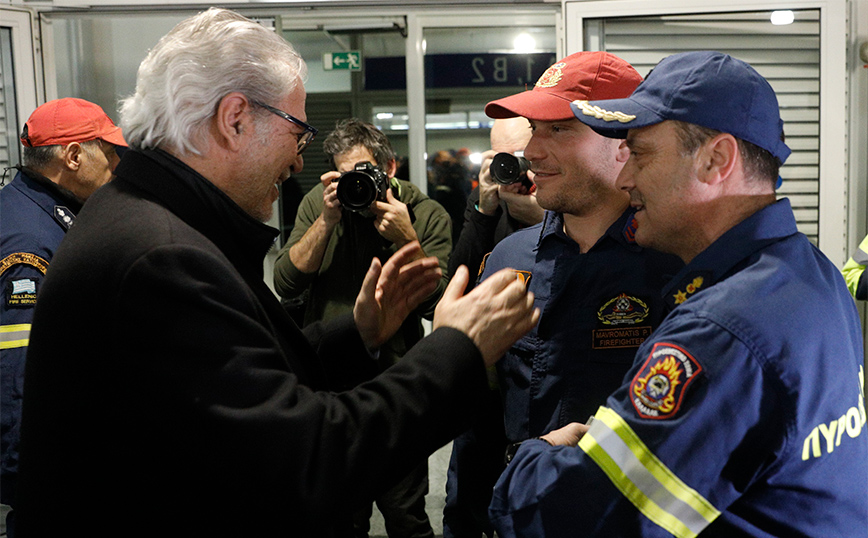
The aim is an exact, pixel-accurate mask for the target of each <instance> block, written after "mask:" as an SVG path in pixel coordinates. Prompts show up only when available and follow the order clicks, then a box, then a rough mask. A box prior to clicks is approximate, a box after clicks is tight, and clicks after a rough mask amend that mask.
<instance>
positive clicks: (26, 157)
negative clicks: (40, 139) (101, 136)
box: [21, 139, 100, 173]
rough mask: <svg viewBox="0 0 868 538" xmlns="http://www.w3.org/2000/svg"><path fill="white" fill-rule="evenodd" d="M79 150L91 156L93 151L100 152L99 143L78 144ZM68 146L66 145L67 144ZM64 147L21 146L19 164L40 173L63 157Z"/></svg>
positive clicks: (90, 141)
mask: <svg viewBox="0 0 868 538" xmlns="http://www.w3.org/2000/svg"><path fill="white" fill-rule="evenodd" d="M79 144H80V145H81V148H82V149H83V150H84V151H86V152H88V153H89V154H91V155H93V154H94V151H99V150H100V141H99V140H98V139H97V140H88V141H87V142H80V143H79ZM67 145H68V144H67ZM65 147H66V146H36V147H28V146H23V149H24V151H23V152H22V154H21V164H22V165H23V166H24V167H25V168H30V169H31V170H35V171H36V172H39V173H42V172H43V171H44V170H45V169H47V168H48V167H49V166H51V165H52V164H53V163H54V161H55V160H56V159H60V158H61V157H63V148H65Z"/></svg>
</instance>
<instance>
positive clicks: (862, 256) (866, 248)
mask: <svg viewBox="0 0 868 538" xmlns="http://www.w3.org/2000/svg"><path fill="white" fill-rule="evenodd" d="M852 258H853V261H854V262H856V263H858V264H859V265H868V235H866V236H865V239H863V240H862V243H861V244H860V245H859V248H857V249H856V252H854V253H853V256H852Z"/></svg>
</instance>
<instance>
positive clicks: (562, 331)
mask: <svg viewBox="0 0 868 538" xmlns="http://www.w3.org/2000/svg"><path fill="white" fill-rule="evenodd" d="M641 81H642V77H641V76H640V75H639V74H638V73H637V72H636V70H635V69H633V67H632V66H631V65H630V64H628V63H627V62H625V61H624V60H622V59H621V58H618V57H617V56H614V55H612V54H609V53H606V52H580V53H576V54H572V55H570V56H567V57H566V58H564V59H562V60H560V61H559V62H557V63H555V64H554V65H552V66H551V67H549V68H548V70H546V71H545V73H543V75H542V76H541V77H540V79H539V80H538V81H537V83H536V85H535V86H534V88H533V89H532V90H529V91H525V92H522V93H519V94H516V95H512V96H509V97H506V98H503V99H499V100H497V101H493V102H491V103H489V104H488V105H487V106H486V107H485V113H486V114H487V115H488V116H490V117H492V118H510V117H515V116H523V117H525V118H527V119H528V120H529V121H530V128H531V130H532V132H533V135H532V136H531V139H530V141H529V142H528V144H527V146H526V147H525V150H524V156H525V158H527V159H528V160H529V161H530V163H531V170H532V171H533V173H534V178H533V181H534V183H535V184H536V196H537V201H538V202H539V205H540V206H541V207H542V208H543V209H545V210H546V213H545V216H544V218H543V221H542V222H541V223H540V224H538V225H536V226H532V227H529V228H525V229H523V230H519V231H517V232H515V233H514V234H512V235H510V236H509V237H507V238H506V239H504V240H503V241H502V242H500V243H499V244H498V245H497V246H496V247H495V249H494V251H493V252H492V253H491V254H490V255H489V256H488V259H487V260H486V262H485V264H484V269H483V273H482V279H483V280H484V279H486V278H487V277H489V276H490V275H492V274H494V273H495V272H496V271H497V270H499V269H502V268H504V267H512V268H514V269H515V270H516V271H517V272H518V274H519V275H521V276H522V277H523V278H524V279H525V280H526V281H527V282H528V289H529V290H530V291H532V292H533V294H534V297H535V302H536V305H535V306H537V307H538V308H539V309H540V311H541V312H542V316H541V317H540V322H539V324H538V325H537V326H536V327H535V328H534V329H533V330H532V331H531V332H530V333H528V335H526V336H525V337H524V338H522V339H521V340H519V341H518V342H517V343H516V344H515V345H514V346H513V347H512V349H511V350H510V351H509V352H507V354H506V356H505V357H504V358H503V360H501V361H500V363H499V364H498V365H497V373H498V376H497V377H498V381H499V384H500V389H501V391H502V394H503V398H504V424H505V427H506V436H507V439H508V442H509V443H510V445H509V447H506V448H507V459H509V458H510V456H511V454H512V453H514V451H515V450H516V449H517V447H518V445H519V444H520V443H522V442H523V441H525V440H527V439H532V438H535V437H537V436H540V435H542V434H544V433H547V432H549V431H550V430H553V429H555V428H558V427H560V426H563V425H565V424H567V423H569V422H573V421H576V420H578V421H584V420H586V419H587V417H588V416H589V415H591V414H593V412H594V411H595V410H596V409H597V407H599V405H600V403H601V402H604V401H605V398H606V396H608V394H609V393H610V392H611V391H612V390H614V388H615V387H617V386H619V385H620V384H621V381H622V379H623V377H624V375H625V374H626V372H627V370H628V368H629V367H630V364H631V362H632V359H633V355H634V354H635V352H636V349H637V348H638V346H639V345H640V344H641V343H642V341H643V340H644V339H645V338H647V337H648V336H649V335H650V334H651V331H653V330H654V329H655V328H656V327H657V325H658V324H659V323H660V321H661V320H662V319H663V317H664V316H665V308H664V304H663V300H662V298H661V297H660V289H661V288H662V287H663V286H664V285H665V283H666V282H667V280H668V278H669V277H671V276H672V275H674V274H675V273H676V272H677V271H678V270H679V269H680V267H681V262H680V261H679V260H677V259H676V258H675V257H674V256H670V255H665V254H661V253H658V252H655V251H651V250H648V249H643V248H641V247H639V246H638V245H637V244H636V243H635V241H634V240H633V236H634V234H635V231H636V221H635V219H634V218H633V213H634V211H633V210H632V209H631V208H630V198H629V196H628V195H627V194H626V193H625V192H623V191H620V190H619V189H618V188H617V187H616V186H615V180H616V179H617V177H618V173H619V172H620V170H621V168H622V167H623V166H624V163H625V162H626V161H627V158H628V156H629V151H628V150H627V148H626V147H625V146H623V145H622V144H621V143H620V141H617V140H612V139H608V138H605V137H603V136H601V135H599V134H597V133H596V132H594V131H593V130H592V129H591V128H590V127H587V126H586V125H584V124H582V123H581V122H580V121H579V120H577V119H576V117H575V116H574V115H573V112H572V110H571V109H570V103H571V102H572V101H575V100H577V99H594V98H596V99H600V98H603V99H608V98H614V97H616V96H624V97H626V96H628V95H630V93H632V91H633V90H634V89H635V88H636V87H637V86H638V85H639V83H640V82H641ZM604 96H605V97H604ZM458 481H459V488H460V487H461V486H460V483H461V479H460V477H459V479H458Z"/></svg>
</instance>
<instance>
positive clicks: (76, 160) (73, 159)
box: [62, 142, 84, 172]
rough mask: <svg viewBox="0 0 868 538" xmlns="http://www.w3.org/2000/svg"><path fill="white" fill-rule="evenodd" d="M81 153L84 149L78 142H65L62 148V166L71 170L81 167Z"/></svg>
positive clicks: (75, 170)
mask: <svg viewBox="0 0 868 538" xmlns="http://www.w3.org/2000/svg"><path fill="white" fill-rule="evenodd" d="M82 153H84V149H83V148H82V147H81V144H79V143H78V142H70V143H69V144H67V145H66V147H65V148H63V157H62V158H63V166H64V167H65V168H68V169H69V170H72V171H73V172H77V171H78V169H79V168H81V154H82Z"/></svg>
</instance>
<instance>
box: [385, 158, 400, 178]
mask: <svg viewBox="0 0 868 538" xmlns="http://www.w3.org/2000/svg"><path fill="white" fill-rule="evenodd" d="M397 171H398V162H397V161H396V160H395V159H392V160H390V161H389V164H387V165H386V166H385V168H384V169H383V172H385V173H386V175H387V176H389V178H393V177H395V172H397Z"/></svg>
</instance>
